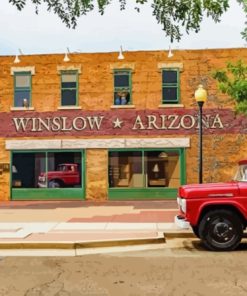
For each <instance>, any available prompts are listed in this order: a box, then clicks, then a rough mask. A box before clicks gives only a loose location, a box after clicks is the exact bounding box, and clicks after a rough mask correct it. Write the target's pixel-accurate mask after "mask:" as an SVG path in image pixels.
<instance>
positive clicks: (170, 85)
mask: <svg viewBox="0 0 247 296" xmlns="http://www.w3.org/2000/svg"><path fill="white" fill-rule="evenodd" d="M179 95H180V85H179V70H177V69H162V104H177V103H179V99H180V98H179Z"/></svg>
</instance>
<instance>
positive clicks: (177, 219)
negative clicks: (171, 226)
mask: <svg viewBox="0 0 247 296" xmlns="http://www.w3.org/2000/svg"><path fill="white" fill-rule="evenodd" d="M174 222H175V224H176V226H177V227H179V228H182V229H189V228H190V223H189V222H188V221H186V220H185V219H184V218H183V217H182V216H179V215H177V216H175V218H174Z"/></svg>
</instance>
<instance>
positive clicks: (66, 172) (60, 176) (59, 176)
mask: <svg viewBox="0 0 247 296" xmlns="http://www.w3.org/2000/svg"><path fill="white" fill-rule="evenodd" d="M80 183H81V178H80V172H79V166H78V164H76V163H62V164H59V165H58V167H57V169H56V171H48V172H47V173H41V174H40V175H39V179H38V187H40V188H45V187H50V188H60V187H73V186H75V185H80Z"/></svg>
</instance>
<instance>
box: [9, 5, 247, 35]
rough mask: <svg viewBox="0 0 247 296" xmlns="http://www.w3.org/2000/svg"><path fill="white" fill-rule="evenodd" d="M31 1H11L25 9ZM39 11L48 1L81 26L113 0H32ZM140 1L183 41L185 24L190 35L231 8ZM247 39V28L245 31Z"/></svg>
mask: <svg viewBox="0 0 247 296" xmlns="http://www.w3.org/2000/svg"><path fill="white" fill-rule="evenodd" d="M27 1H28V0H9V2H10V3H11V4H13V5H15V6H16V7H17V9H18V10H22V9H23V8H24V7H25V5H26V3H27ZM30 1H31V3H33V5H34V6H35V11H36V13H38V11H39V6H40V5H41V4H47V7H48V11H53V12H54V13H55V14H57V15H58V16H59V18H60V19H61V20H62V21H63V22H64V23H65V25H66V26H67V27H69V28H75V27H76V26H77V21H78V18H79V17H80V16H82V15H86V14H87V13H89V12H90V11H92V10H94V9H97V8H96V7H95V6H97V7H98V11H99V13H100V14H104V11H105V9H106V7H107V6H108V5H110V4H111V2H112V0H30ZM118 1H119V4H120V10H123V9H125V8H126V2H127V0H118ZM132 1H133V2H135V4H136V7H135V8H136V10H137V11H140V7H141V5H143V4H145V3H148V2H150V3H151V8H152V13H153V16H154V17H155V18H156V20H157V22H158V23H159V24H161V25H162V27H163V30H164V31H165V34H166V36H169V37H170V39H171V41H173V40H174V39H176V40H177V41H179V40H180V39H181V37H182V32H181V27H183V28H185V31H186V33H187V34H189V32H191V31H194V32H198V31H199V30H200V26H201V22H202V20H203V18H204V17H211V18H212V19H213V20H214V21H215V22H219V21H220V17H221V16H222V14H224V12H226V11H227V9H228V8H229V0H132ZM238 2H239V3H240V4H241V5H243V8H244V10H245V13H246V15H247V0H238ZM246 27H247V24H246ZM242 34H243V37H244V38H245V39H246V40H247V28H245V30H244V32H243V33H242Z"/></svg>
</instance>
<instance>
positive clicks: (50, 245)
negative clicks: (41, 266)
mask: <svg viewBox="0 0 247 296" xmlns="http://www.w3.org/2000/svg"><path fill="white" fill-rule="evenodd" d="M165 242H166V240H165V237H164V236H162V237H161V236H158V237H156V238H154V237H152V238H144V239H125V240H105V241H92V242H90V241H89V242H4V243H3V242H1V243H0V250H6V249H9V250H24V249H32V250H34V249H39V250H40V249H60V250H77V249H89V248H104V247H120V246H134V245H146V244H162V243H165Z"/></svg>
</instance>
